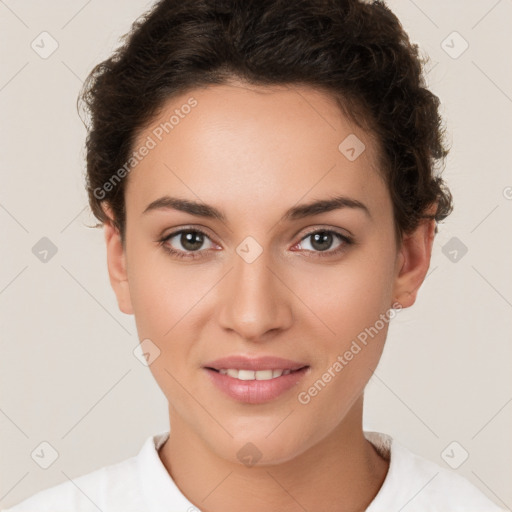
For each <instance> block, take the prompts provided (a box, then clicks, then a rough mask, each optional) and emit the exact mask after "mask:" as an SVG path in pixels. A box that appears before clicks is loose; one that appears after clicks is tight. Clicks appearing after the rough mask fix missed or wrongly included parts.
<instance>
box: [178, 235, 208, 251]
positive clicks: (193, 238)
mask: <svg viewBox="0 0 512 512" xmlns="http://www.w3.org/2000/svg"><path fill="white" fill-rule="evenodd" d="M180 242H181V244H182V245H183V247H184V248H185V249H187V250H188V251H193V250H196V249H199V248H200V247H201V245H203V235H202V234H201V233H198V232H197V231H187V232H184V233H182V234H181V240H180Z"/></svg>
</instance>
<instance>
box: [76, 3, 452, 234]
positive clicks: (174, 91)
mask: <svg viewBox="0 0 512 512" xmlns="http://www.w3.org/2000/svg"><path fill="white" fill-rule="evenodd" d="M122 41H123V43H122V45H121V46H120V47H119V48H118V49H117V50H115V52H114V53H113V55H112V56H111V57H110V58H108V59H106V60H105V61H103V62H101V63H100V64H98V65H97V66H95V67H94V69H93V70H92V71H91V73H90V74H89V76H88V77H87V79H86V81H85V83H84V86H83V88H82V91H81V92H80V96H79V98H78V100H79V102H81V103H83V106H84V107H85V110H86V112H87V113H88V114H89V116H90V122H89V123H87V126H88V135H87V141H86V150H87V157H86V160H87V176H86V180H87V191H88V197H89V204H90V206H91V209H92V212H93V214H94V215H95V217H96V218H97V219H98V220H99V221H100V222H101V223H103V222H105V221H107V220H109V219H108V217H107V216H106V214H105V212H104V211H103V209H102V208H101V203H102V202H103V201H106V202H107V203H108V204H109V206H110V207H111V209H112V213H113V217H114V218H113V219H110V220H111V221H112V222H113V223H114V225H115V226H116V227H117V228H118V230H119V232H120V233H121V237H122V239H123V241H124V237H125V222H126V209H125V198H124V190H125V182H126V178H124V179H122V180H119V183H117V184H116V186H109V187H105V184H107V183H111V185H112V180H111V178H112V176H113V174H114V172H115V170H116V169H121V168H122V167H123V166H126V162H127V161H128V160H129V157H130V153H131V152H132V151H133V144H134V141H135V139H136V138H137V135H138V134H139V133H140V131H141V130H142V129H143V128H144V127H145V126H147V125H148V124H149V123H150V122H151V120H152V119H153V118H154V117H155V116H156V115H157V114H158V112H159V109H160V108H161V107H162V106H163V104H164V103H165V102H167V101H168V100H169V99H170V98H172V97H174V96H177V95H180V94H183V93H185V92H187V91H189V90H192V89H193V88H196V87H201V86H205V85H208V84H222V83H228V82H229V81H230V80H232V79H236V80H241V81H243V82H246V83H249V84H254V85H269V86H270V85H287V84H288V85H291V84H301V85H309V86H311V87H313V88H316V89H321V90H324V91H327V92H329V93H330V94H331V95H332V96H333V97H334V98H335V99H336V100H337V101H338V104H339V106H340V108H341V109H342V111H343V112H344V113H345V114H347V115H348V116H349V117H350V118H351V119H352V120H353V121H355V122H356V123H357V124H358V125H359V126H362V127H365V128H367V129H370V130H371V132H372V133H373V134H374V135H375V136H376V139H377V140H378V141H379V142H380V147H381V151H380V162H379V164H380V166H379V167H380V170H381V172H382V176H383V177H384V179H385V182H386V183H387V186H388V189H389V192H390V196H391V199H392V203H393V214H394V221H395V231H396V234H397V240H398V241H401V240H402V235H403V233H408V232H410V231H412V230H414V229H415V228H416V227H417V225H418V223H419V221H420V219H421V218H425V217H429V218H434V219H435V220H436V222H439V221H441V220H443V219H444V218H446V217H447V216H448V215H449V214H450V213H451V211H452V209H453V206H452V196H451V194H450V191H449V190H448V188H447V187H446V186H445V184H444V182H443V180H442V178H441V177H440V173H437V172H436V167H437V165H438V164H441V163H443V162H444V158H445V157H446V155H447V154H448V149H447V148H446V147H445V142H444V132H445V129H444V127H443V126H442V120H441V117H440V114H439V111H438V107H439V103H440V102H439V99H438V97H437V96H435V95H434V94H433V93H432V92H431V91H429V90H428V89H427V87H426V85H425V80H424V76H423V64H424V60H423V59H422V58H421V57H420V56H419V50H418V46H417V45H415V44H412V43H411V42H410V40H409V38H408V36H407V33H406V32H405V31H404V29H403V27H402V25H401V24H400V22H399V20H398V19H397V17H396V16H395V15H394V14H393V13H392V12H391V11H390V9H389V8H388V7H387V6H386V5H385V4H384V2H383V1H378V0H376V1H373V2H362V1H359V0H294V1H293V2H291V1H289V0H160V1H158V2H157V3H156V4H155V5H154V6H153V7H152V8H151V9H150V10H149V11H148V12H146V13H145V14H144V15H142V16H141V17H140V18H139V19H138V20H136V21H135V22H134V23H133V25H132V29H131V31H130V32H129V33H128V34H126V35H125V36H123V38H122ZM340 142H341V141H340ZM125 169H126V167H125ZM124 174H125V173H123V175H124ZM109 180H110V181H109ZM106 189H108V190H106ZM98 191H101V193H98ZM435 205H437V207H436V209H435V210H433V211H434V213H433V214H432V213H431V214H430V215H428V214H427V212H428V211H429V209H430V208H431V207H433V206H435ZM97 226H101V224H98V225H97ZM436 232H437V225H436Z"/></svg>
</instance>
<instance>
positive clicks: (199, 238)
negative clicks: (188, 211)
mask: <svg viewBox="0 0 512 512" xmlns="http://www.w3.org/2000/svg"><path fill="white" fill-rule="evenodd" d="M206 240H210V237H209V236H208V235H207V234H206V233H205V232H204V231H201V230H200V229H197V228H193V229H192V228H188V229H180V230H179V231H174V232H173V233H170V234H169V235H167V236H165V237H164V238H162V239H161V240H160V244H161V245H162V247H163V248H164V250H165V251H167V252H168V253H169V254H172V255H173V256H176V257H178V258H198V257H201V256H202V254H197V255H196V254H193V253H201V252H204V251H205V250H208V248H206V249H205V248H204V247H203V245H204V243H205V241H206ZM210 242H211V240H210ZM211 243H212V242H211ZM212 246H213V243H212ZM210 248H211V247H210Z"/></svg>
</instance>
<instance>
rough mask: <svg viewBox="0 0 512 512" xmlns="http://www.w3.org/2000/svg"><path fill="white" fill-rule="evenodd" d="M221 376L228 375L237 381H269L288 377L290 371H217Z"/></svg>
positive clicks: (231, 369)
mask: <svg viewBox="0 0 512 512" xmlns="http://www.w3.org/2000/svg"><path fill="white" fill-rule="evenodd" d="M219 373H220V374H221V375H228V376H229V377H233V378H234V379H238V380H270V379H276V378H277V377H281V375H289V374H290V373H291V370H257V371H254V370H237V369H234V368H229V369H224V368H222V369H221V370H219Z"/></svg>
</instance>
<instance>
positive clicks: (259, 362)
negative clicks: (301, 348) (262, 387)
mask: <svg viewBox="0 0 512 512" xmlns="http://www.w3.org/2000/svg"><path fill="white" fill-rule="evenodd" d="M305 366H308V365H306V364H304V363H300V362H297V361H292V360H290V359H283V358H282V357H274V356H262V357H247V356H243V355H233V356H229V357H222V358H220V359H215V361H210V362H209V363H206V364H205V365H204V367H205V368H213V369H214V370H221V369H230V368H231V369H237V370H253V371H258V370H299V369H300V368H303V367H305Z"/></svg>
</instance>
